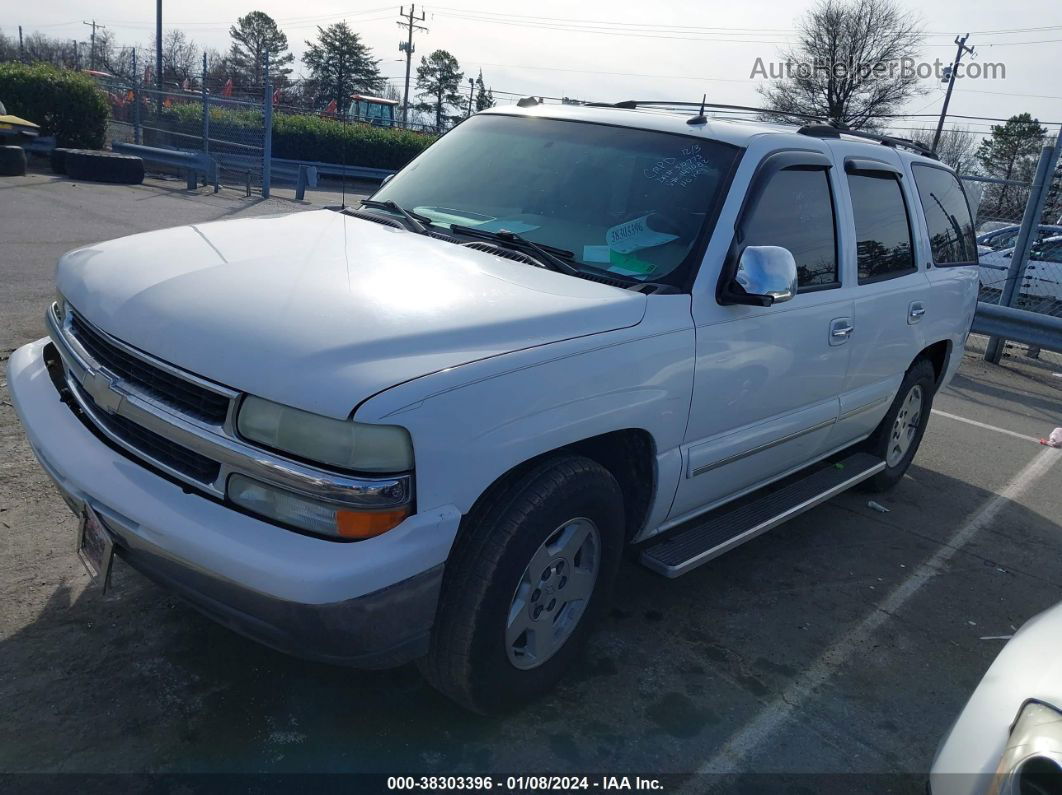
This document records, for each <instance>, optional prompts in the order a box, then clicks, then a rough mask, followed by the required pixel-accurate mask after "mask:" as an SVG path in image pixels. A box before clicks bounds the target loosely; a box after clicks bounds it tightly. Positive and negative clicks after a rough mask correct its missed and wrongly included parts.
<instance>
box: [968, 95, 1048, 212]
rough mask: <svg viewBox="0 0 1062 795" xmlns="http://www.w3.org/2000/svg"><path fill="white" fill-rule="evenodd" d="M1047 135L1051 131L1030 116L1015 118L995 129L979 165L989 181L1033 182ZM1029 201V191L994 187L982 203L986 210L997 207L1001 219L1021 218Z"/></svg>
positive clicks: (979, 154)
mask: <svg viewBox="0 0 1062 795" xmlns="http://www.w3.org/2000/svg"><path fill="white" fill-rule="evenodd" d="M1045 135H1047V130H1046V129H1045V128H1044V127H1041V126H1040V122H1039V121H1038V120H1036V119H1034V118H1033V117H1032V116H1030V115H1029V114H1028V113H1020V114H1018V115H1017V116H1011V117H1010V118H1009V119H1007V121H1006V123H1005V124H1001V125H1000V124H993V125H992V134H991V135H990V136H989V137H988V138H985V139H984V140H982V141H981V146H980V147H979V148H978V150H977V162H978V163H980V164H981V168H982V170H983V171H984V173H985V175H986V176H989V177H999V178H1001V179H1007V180H1010V179H1016V180H1021V179H1031V178H1032V174H1033V170H1034V169H1035V167H1036V158H1037V156H1038V155H1039V154H1040V147H1041V146H1042V145H1043V143H1044V136H1045ZM1027 197H1028V191H1027V190H1015V187H1014V186H1013V185H1006V184H1004V185H990V186H988V187H987V188H986V189H985V196H984V197H983V198H982V200H981V201H982V206H990V207H994V210H993V212H994V214H995V215H997V216H1008V217H1009V216H1016V217H1020V207H1021V205H1023V204H1024V202H1025V200H1026V198H1027Z"/></svg>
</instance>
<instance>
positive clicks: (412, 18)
mask: <svg viewBox="0 0 1062 795" xmlns="http://www.w3.org/2000/svg"><path fill="white" fill-rule="evenodd" d="M159 2H162V0H159ZM416 11H417V6H416V5H415V4H414V5H410V7H409V13H408V14H407V13H406V7H405V6H401V7H400V8H399V9H398V16H400V17H402V19H403V21H402V22H399V23H397V24H398V26H399V27H402V28H405V29H406V31H407V33H406V40H405V41H400V42H398V51H399V52H404V53H405V54H406V90H405V93H404V94H403V95H402V126H403V127H405V126H407V125H408V124H409V67H410V64H411V63H412V62H413V51H414V50H415V49H416V48H415V47H414V46H413V31H414V30H422V31H424V32H425V33H427V32H428V29H427V28H426V27H424V26H423V25H418V24H416V23H417V22H423V21H424V9H421V10H420V16H419V17H418V16H417V15H416Z"/></svg>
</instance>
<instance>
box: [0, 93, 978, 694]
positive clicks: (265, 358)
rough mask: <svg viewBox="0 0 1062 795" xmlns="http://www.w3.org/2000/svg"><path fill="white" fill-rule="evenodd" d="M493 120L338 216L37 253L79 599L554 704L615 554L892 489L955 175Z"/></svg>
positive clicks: (29, 416) (37, 349)
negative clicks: (179, 605) (545, 697)
mask: <svg viewBox="0 0 1062 795" xmlns="http://www.w3.org/2000/svg"><path fill="white" fill-rule="evenodd" d="M524 104H527V105H530V106H529V107H521V108H512V107H509V108H502V109H495V110H492V111H489V112H486V113H482V114H479V115H477V116H474V117H473V118H471V119H470V120H468V121H466V122H465V123H463V124H461V125H459V126H458V127H457V128H456V129H455V130H453V131H452V132H450V133H449V134H447V135H445V136H444V137H443V138H441V139H440V140H439V141H438V143H436V144H435V145H433V146H432V147H431V148H430V149H428V150H427V151H426V152H425V153H424V154H422V155H421V156H420V157H418V158H417V159H416V160H415V161H413V162H412V163H411V164H410V165H409V166H407V167H406V168H405V169H403V170H402V172H401V173H399V174H398V175H397V176H396V177H395V178H394V179H393V180H391V181H390V182H388V183H387V184H386V185H384V186H383V187H382V188H381V189H380V190H379V192H378V193H377V194H376V195H375V196H374V197H373V198H372V199H371V200H368V201H366V202H365V203H364V204H363V206H362V207H360V208H359V209H356V210H346V211H342V212H335V211H330V210H321V211H315V212H301V213H295V214H291V215H287V216H284V217H277V218H260V219H246V220H233V221H225V222H221V223H211V224H203V225H200V226H189V227H181V228H176V229H170V230H166V231H160V232H153V233H150V234H142V235H135V236H133V237H127V238H123V239H121V240H115V241H111V242H109V243H102V244H99V245H94V246H89V247H87V248H83V249H78V250H76V251H73V252H70V253H69V254H67V255H65V256H64V257H63V258H62V259H61V261H60V262H59V266H58V289H59V294H60V297H59V300H58V301H57V302H56V304H55V305H54V306H53V307H51V308H50V309H49V310H48V312H47V318H46V319H47V323H48V327H49V337H48V338H45V339H42V340H39V341H37V342H34V343H31V344H29V345H26V346H25V347H23V348H20V349H19V350H18V351H16V352H15V353H14V354H13V355H12V357H11V360H10V364H9V381H10V387H11V391H12V394H13V396H14V401H15V405H16V407H17V409H18V412H19V414H20V416H21V418H22V421H23V423H24V425H25V428H26V433H27V436H28V437H29V441H30V443H31V445H32V446H33V449H34V450H35V451H36V454H37V456H38V457H39V459H40V461H41V463H42V465H43V466H44V468H45V469H46V470H47V471H48V473H49V474H50V475H51V476H52V477H53V478H54V479H55V481H56V483H57V484H58V486H59V488H60V490H61V491H62V492H63V494H64V495H65V496H66V498H67V500H68V502H69V503H70V505H71V506H72V507H73V509H74V510H75V511H76V512H77V513H78V514H79V515H80V516H81V517H82V520H81V523H80V528H79V538H80V541H79V544H80V549H81V555H82V557H83V558H84V559H85V560H86V563H87V565H88V566H89V567H90V569H91V570H92V571H95V572H96V573H98V574H99V575H100V578H101V579H102V580H103V581H104V582H106V577H107V573H108V572H109V566H110V563H111V560H112V559H113V556H114V555H117V557H118V558H120V559H122V560H124V561H126V562H127V563H128V564H129V565H131V566H133V567H134V568H136V569H139V570H140V571H142V572H143V573H145V574H147V575H148V576H149V577H152V578H154V579H155V580H157V581H159V582H160V583H162V584H163V585H165V586H166V587H168V588H171V589H173V590H174V591H176V592H177V593H179V594H181V595H183V596H184V597H185V598H186V599H187V600H188V601H189V602H191V603H192V604H193V605H194V606H196V607H197V608H199V609H200V610H202V611H203V612H204V613H206V614H208V615H210V616H212V617H214V618H216V619H217V620H219V621H220V622H222V623H224V624H225V625H226V626H230V627H232V628H233V629H235V630H237V631H239V632H242V633H244V634H246V635H248V636H250V637H252V638H255V639H257V640H259V641H262V642H263V643H266V644H268V645H270V646H273V647H275V648H278V649H282V650H285V651H289V652H292V653H295V654H299V655H303V656H307V657H311V658H314V659H319V660H326V661H330V662H336V663H345V664H353V665H357V666H363V667H381V666H389V665H396V664H399V663H402V662H404V661H408V660H411V659H417V658H419V659H420V660H421V664H422V668H423V670H424V671H425V673H426V675H427V676H428V678H429V679H430V680H431V681H432V682H433V683H434V684H435V685H436V686H437V687H439V688H440V689H441V690H442V691H444V692H445V693H447V694H448V695H450V696H451V697H453V698H454V699H456V700H457V701H459V702H460V703H462V704H464V705H465V706H467V707H469V708H471V709H473V710H477V711H480V712H488V711H496V710H501V709H505V708H507V707H509V706H511V705H513V704H515V703H519V702H520V701H523V700H526V699H528V698H531V697H533V696H535V695H536V694H538V693H541V692H542V691H544V690H545V689H546V688H548V687H549V686H550V685H552V684H553V683H554V682H555V681H556V680H557V679H558V678H559V676H560V675H561V673H562V671H563V670H564V669H565V667H566V666H567V665H568V664H569V663H570V662H571V661H572V658H573V657H574V656H575V655H576V654H577V653H578V650H579V647H580V644H581V643H582V641H584V640H585V638H586V636H587V633H588V632H589V630H590V628H591V626H592V624H593V620H594V619H595V618H596V617H597V615H599V614H600V613H601V612H602V610H603V609H604V607H605V605H606V604H607V601H608V596H609V591H610V589H611V588H612V586H613V584H614V581H615V579H616V576H617V571H618V569H619V563H620V559H621V556H622V555H623V553H624V550H625V549H627V548H632V547H633V548H634V549H636V550H637V551H638V554H639V555H640V559H641V560H642V561H643V562H644V563H645V564H646V565H647V566H649V567H650V568H652V569H654V570H655V571H658V572H660V573H662V574H664V575H666V576H677V575H679V574H682V573H684V572H686V571H688V570H690V569H691V568H693V567H695V566H697V565H699V564H702V563H705V562H706V561H708V560H710V559H712V558H713V557H715V556H717V555H719V554H721V553H722V552H725V551H726V550H728V549H730V548H732V547H734V546H736V545H737V544H739V543H741V542H743V541H745V540H748V539H749V538H752V537H754V536H756V535H758V534H759V533H761V532H763V531H765V530H767V529H769V528H770V527H773V526H774V525H776V524H778V523H779V522H781V521H784V520H785V519H787V518H789V517H791V516H794V515H796V514H797V513H799V512H801V511H802V510H806V509H807V508H810V507H811V506H813V505H815V504H817V503H818V502H821V501H822V500H824V499H827V498H828V497H830V496H832V495H834V494H836V493H838V492H840V491H842V490H843V489H846V488H848V487H850V486H853V485H855V484H857V483H860V482H864V483H866V484H869V485H871V486H873V487H875V488H886V487H889V486H892V485H893V484H895V483H896V482H897V481H898V480H899V479H900V478H901V476H902V475H903V473H904V471H905V470H906V469H907V467H908V465H909V464H910V462H911V459H912V458H913V456H914V454H915V451H916V449H917V447H918V444H919V441H920V439H921V437H922V433H923V431H924V429H925V427H926V423H927V421H928V419H929V409H930V405H931V403H932V400H933V394H934V392H935V391H936V390H937V389H939V388H940V386H941V385H942V384H944V383H945V382H946V381H947V380H948V379H949V378H950V377H951V375H952V374H953V373H954V372H955V369H956V367H957V366H958V363H959V361H960V358H961V356H962V351H963V344H964V342H965V339H966V336H967V332H968V330H969V328H970V324H971V321H972V317H973V312H974V307H975V301H976V295H977V267H976V260H977V249H976V243H975V240H974V234H973V227H972V222H971V217H970V210H969V207H968V205H967V201H966V198H965V195H964V193H963V190H962V187H961V185H960V183H959V181H958V180H957V179H956V178H955V175H954V174H953V173H952V172H951V171H950V170H948V169H947V168H945V167H943V166H941V165H940V164H939V163H938V162H936V161H935V160H933V159H930V158H928V157H925V156H923V155H920V154H911V153H908V152H904V151H901V150H900V149H901V148H902V147H898V144H903V142H901V141H898V140H897V139H882V140H878V139H874V140H872V141H867V140H861V139H857V138H853V137H852V136H850V135H848V134H838V132H837V131H836V130H834V129H832V128H828V127H805V128H801V129H800V130H797V129H796V128H795V127H781V126H770V125H763V124H745V123H729V122H724V121H715V120H705V119H704V118H703V117H697V118H692V119H691V118H688V117H686V116H684V115H681V114H679V113H675V112H663V111H657V110H652V109H644V108H640V107H630V103H627V107H566V106H560V107H557V106H550V107H546V106H543V105H537V104H533V103H524ZM883 144H885V145H883ZM738 498H742V499H740V500H738ZM735 500H737V502H735Z"/></svg>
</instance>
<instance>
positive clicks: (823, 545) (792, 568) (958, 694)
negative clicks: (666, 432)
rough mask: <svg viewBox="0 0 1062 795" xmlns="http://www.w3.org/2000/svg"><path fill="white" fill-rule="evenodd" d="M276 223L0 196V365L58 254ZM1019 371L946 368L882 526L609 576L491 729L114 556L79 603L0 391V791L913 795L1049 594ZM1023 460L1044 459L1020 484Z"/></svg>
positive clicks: (1040, 480) (1045, 524) (1052, 493)
mask: <svg viewBox="0 0 1062 795" xmlns="http://www.w3.org/2000/svg"><path fill="white" fill-rule="evenodd" d="M304 206H305V205H299V204H296V203H293V202H290V201H284V200H271V201H261V200H254V199H245V198H242V197H239V196H237V195H235V194H229V193H225V192H223V193H222V194H219V195H217V196H214V195H211V194H206V193H204V194H188V193H186V192H185V191H184V190H182V189H181V188H180V183H161V182H159V183H151V184H146V185H144V186H140V187H135V188H127V187H117V186H114V187H111V186H96V185H85V184H77V183H73V182H70V181H68V180H64V179H57V178H53V177H46V176H42V175H31V176H28V177H25V178H11V179H5V180H4V181H2V182H0V207H2V208H3V209H2V211H0V240H2V241H3V243H2V249H0V251H2V254H0V284H2V285H3V289H2V290H0V361H2V360H6V358H7V356H8V355H9V354H10V351H11V350H12V349H14V348H15V347H17V346H18V345H21V344H22V343H24V342H27V341H30V340H32V339H35V338H37V337H39V336H42V334H43V323H42V314H43V312H44V310H45V307H46V305H47V303H48V302H49V301H50V300H51V297H52V294H53V288H52V274H53V268H54V262H55V259H56V257H57V256H58V255H59V254H60V253H62V252H63V251H64V250H66V249H69V248H73V247H75V246H77V245H81V244H84V243H89V242H93V241H96V240H100V239H105V238H110V237H116V236H119V235H124V234H130V233H134V232H142V231H147V230H150V229H156V228H161V227H165V226H173V225H177V224H182V223H190V222H198V221H205V220H212V219H218V218H227V217H237V216H246V215H261V214H269V213H277V212H290V211H293V210H298V209H300V208H302V207H304ZM145 267H150V264H149V263H146V264H145ZM1019 358H1020V357H1016V356H1015V357H1012V358H1008V359H1006V360H1005V362H1004V366H1002V367H994V366H989V365H985V364H983V363H982V362H980V361H979V360H978V359H976V358H975V357H974V356H973V355H968V357H967V360H966V361H965V362H964V364H963V367H962V370H961V371H960V373H959V375H958V377H957V378H956V379H955V381H954V383H953V384H952V386H951V387H949V388H948V389H947V390H946V391H945V392H944V393H942V394H941V395H939V396H938V399H937V402H936V409H937V411H938V412H941V413H938V414H937V415H936V416H934V418H933V420H932V422H931V423H930V426H929V430H928V432H927V434H926V437H925V441H924V443H923V446H922V451H921V452H920V454H919V456H918V457H917V459H916V460H915V464H914V466H913V467H912V469H911V471H910V475H909V477H907V478H906V479H905V481H904V482H903V483H902V484H901V486H900V487H899V488H898V489H896V490H895V491H894V492H893V493H891V494H887V495H883V496H881V497H877V498H876V499H877V500H878V501H879V502H881V503H883V504H884V505H885V506H886V507H888V508H889V509H890V511H889V513H878V512H876V511H874V510H872V509H871V508H869V507H868V506H867V498H866V496H865V495H860V494H858V493H849V494H845V495H842V496H841V497H839V498H837V499H835V500H833V501H831V502H829V503H827V504H826V505H824V506H822V507H820V508H818V509H816V510H814V511H812V512H810V513H808V514H805V515H804V516H802V517H800V518H799V519H797V520H795V521H793V522H791V523H789V524H788V525H785V526H783V527H781V528H779V529H777V530H775V531H773V532H771V533H769V534H767V535H765V536H763V537H761V538H759V539H757V540H756V541H754V542H752V543H749V544H747V545H745V546H743V547H741V548H739V549H738V550H736V551H735V552H733V553H731V554H729V555H727V556H725V557H723V558H721V559H718V560H717V561H714V562H713V563H712V564H710V565H707V566H704V567H702V568H701V569H698V570H697V571H695V572H694V573H692V574H690V575H688V576H686V577H683V578H681V579H679V580H675V581H668V580H664V579H662V578H660V577H657V576H656V575H654V574H652V573H650V572H649V571H647V570H644V569H642V568H640V567H638V566H636V565H633V564H627V565H626V567H625V568H624V570H623V572H622V575H621V576H622V581H621V584H620V587H619V589H618V595H617V599H616V604H615V608H614V609H613V611H612V613H611V616H610V617H609V619H608V620H607V621H606V622H605V625H604V627H603V628H602V630H601V632H599V633H598V634H597V635H596V637H595V638H594V640H593V641H592V644H591V646H590V649H589V653H588V654H587V655H586V656H585V658H584V660H583V661H582V663H581V665H580V666H579V669H578V670H577V671H576V672H575V675H574V676H572V677H571V678H570V679H569V680H568V681H567V682H566V683H565V684H564V685H563V686H562V687H561V688H560V689H559V690H558V691H556V693H555V694H553V695H552V696H550V697H549V698H547V699H545V700H543V701H541V702H539V703H537V704H534V705H532V706H530V707H528V708H527V709H525V710H523V711H522V712H520V713H518V714H515V715H511V716H508V717H505V718H496V719H484V718H478V717H473V716H470V715H467V714H465V713H463V712H461V711H460V710H459V709H457V708H456V707H454V706H452V705H451V704H450V703H449V702H447V701H445V700H444V699H443V698H442V697H440V696H438V695H436V694H435V693H434V692H433V691H432V690H430V689H429V688H428V687H427V686H426V685H425V684H424V683H423V682H422V681H421V680H420V678H419V676H418V674H417V673H416V671H415V669H414V668H413V667H412V666H407V667H405V668H402V669H398V670H395V671H390V672H382V673H381V672H378V673H366V672H360V671H354V670H348V669H342V668H335V667H329V666H325V665H319V664H313V663H307V662H302V661H299V660H295V659H292V658H288V657H285V656H282V655H280V654H278V653H275V652H273V651H270V650H268V649H265V648H263V647H260V646H258V645H255V644H254V643H252V642H250V641H246V640H244V639H242V638H241V637H238V636H236V635H234V634H232V633H230V632H229V631H227V630H225V629H223V628H221V627H219V626H216V625H215V624H213V623H211V622H210V621H208V620H206V619H204V618H202V617H200V616H199V615H198V614H197V613H195V612H193V611H192V610H191V609H190V608H188V607H186V606H184V605H183V604H182V603H181V602H180V601H179V600H177V599H175V598H174V597H172V596H170V595H169V594H168V593H167V592H165V591H163V590H161V589H160V588H158V587H156V586H155V585H153V584H152V583H150V582H148V581H147V580H145V579H144V578H143V577H141V576H140V575H139V574H137V573H136V572H134V571H133V570H131V569H129V568H128V567H126V566H124V565H123V564H121V562H118V563H117V564H116V571H115V576H114V580H113V583H114V586H115V587H114V589H113V592H112V593H110V594H108V595H107V596H106V597H101V596H100V595H99V594H98V593H97V592H96V591H95V590H93V589H90V588H87V587H86V586H87V584H88V578H87V575H85V574H84V573H83V571H82V569H81V566H80V564H79V563H78V561H77V559H76V558H75V556H74V554H73V533H74V526H75V523H74V519H73V517H72V516H71V515H70V514H69V511H68V510H67V509H66V507H65V505H64V504H63V503H62V501H61V500H60V498H59V496H58V494H57V492H56V491H55V490H54V489H53V487H52V486H51V484H50V482H49V481H48V480H47V478H46V476H45V475H44V473H43V472H42V471H41V470H40V468H39V467H38V466H37V464H36V462H35V460H34V459H33V456H32V454H31V453H30V450H29V448H28V446H27V445H26V442H25V439H24V437H23V434H22V431H21V428H20V427H19V424H18V421H17V419H16V417H15V414H14V410H13V409H12V407H11V405H10V396H9V395H8V393H7V388H6V376H5V375H3V374H2V373H0V704H3V711H4V720H2V721H0V772H21V771H37V772H45V771H47V772H91V773H107V772H138V773H151V772H154V773H160V772H165V773H181V772H218V771H222V772H256V773H257V772H306V771H314V772H347V771H380V772H388V773H403V774H414V773H450V772H455V771H461V772H467V773H489V772H496V773H542V772H565V771H568V772H576V771H578V772H582V773H591V772H598V773H631V774H633V773H643V774H647V773H671V774H680V777H679V779H672V780H671V783H677V784H681V785H683V786H685V787H686V788H687V789H688V790H690V791H698V790H699V789H701V788H702V787H703V785H704V784H706V783H707V782H708V781H709V779H705V778H698V777H694V776H691V775H690V774H695V773H697V772H698V771H701V772H710V773H719V772H724V773H735V772H736V773H742V772H747V771H758V772H773V773H784V774H801V773H838V772H857V773H881V774H897V773H907V774H912V775H911V776H910V777H908V778H882V779H875V778H864V779H859V782H858V786H855V785H854V782H853V788H871V789H873V788H876V787H875V783H874V782H877V783H878V784H882V785H883V786H884V782H886V781H887V782H889V783H888V787H889V788H890V789H891V790H892V791H896V790H897V789H900V790H904V789H907V790H910V791H912V792H913V791H921V788H922V786H923V784H922V779H921V776H922V775H924V773H925V772H926V771H927V769H928V766H929V763H930V761H931V759H932V756H933V753H934V751H935V749H936V746H937V743H938V741H939V740H940V738H941V736H942V735H943V733H944V732H945V731H946V730H947V729H948V727H949V726H950V724H951V721H952V720H953V719H954V717H955V715H956V714H957V712H958V710H959V708H960V707H961V705H962V704H963V703H964V701H965V699H966V697H967V696H968V695H969V693H970V691H971V690H972V689H973V687H974V686H975V685H976V683H977V682H978V680H979V679H980V677H981V676H982V674H983V673H984V671H985V669H986V668H987V667H988V665H989V663H990V662H991V660H992V659H993V657H994V656H995V655H996V653H997V652H998V651H999V649H1000V648H1001V646H1002V641H1000V640H997V639H991V638H995V637H997V636H1006V635H1009V634H1011V633H1012V632H1013V631H1014V630H1015V628H1017V627H1019V626H1020V625H1021V624H1022V623H1023V622H1024V621H1025V620H1027V619H1028V618H1030V617H1031V616H1032V615H1034V614H1035V613H1037V612H1039V611H1041V610H1043V609H1045V608H1047V607H1048V606H1050V605H1052V604H1054V603H1055V602H1058V601H1060V600H1062V568H1060V566H1059V564H1058V561H1059V559H1060V555H1062V533H1060V528H1059V525H1058V523H1057V521H1056V520H1057V519H1058V517H1060V516H1062V488H1059V487H1060V486H1062V463H1057V459H1059V458H1062V451H1051V450H1047V449H1046V448H1044V447H1041V446H1039V445H1038V444H1037V443H1036V441H1035V440H1036V439H1037V438H1039V437H1041V436H1045V435H1046V434H1047V433H1048V432H1049V431H1050V430H1051V428H1052V427H1054V426H1056V425H1062V378H1056V377H1054V375H1053V374H1052V373H1051V372H1050V369H1049V368H1048V369H1044V368H1043V367H1042V366H1041V367H1039V368H1031V367H1027V366H1025V365H1024V364H1022V363H1021V362H1020V361H1019ZM957 418H961V419H957ZM963 420H972V421H974V422H976V423H981V424H982V425H975V424H971V423H970V422H966V421H963ZM982 426H991V427H982ZM1038 456H1053V457H1054V458H1053V459H1052V462H1051V463H1053V464H1054V465H1053V466H1050V467H1049V468H1047V469H1046V470H1044V474H1042V475H1040V476H1039V477H1037V478H1030V477H1028V473H1027V472H1024V471H1025V470H1026V467H1028V466H1029V465H1030V462H1033V461H1034V459H1036V458H1037V457H1038ZM1023 472H1024V473H1023ZM1001 492H1005V496H1006V497H1007V499H1005V500H999V499H998V498H997V495H998V494H1000V493H1001ZM986 511H987V513H986ZM912 578H914V579H913V580H912ZM912 587H913V590H912ZM899 589H903V590H899ZM905 594H906V596H905ZM1007 717H1009V716H1003V719H1004V720H1006V719H1007ZM797 786H799V781H798V783H797ZM883 786H882V787H877V788H883Z"/></svg>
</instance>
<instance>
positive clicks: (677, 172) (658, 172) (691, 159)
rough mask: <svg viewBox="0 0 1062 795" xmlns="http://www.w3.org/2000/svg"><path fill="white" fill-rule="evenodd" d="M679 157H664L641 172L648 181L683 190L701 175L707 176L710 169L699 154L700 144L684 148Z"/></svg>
mask: <svg viewBox="0 0 1062 795" xmlns="http://www.w3.org/2000/svg"><path fill="white" fill-rule="evenodd" d="M679 154H680V155H681V156H680V157H664V158H661V159H660V160H658V161H657V162H655V163H654V164H653V165H652V166H650V167H649V168H647V169H645V171H644V172H643V173H644V174H645V176H646V177H647V178H648V179H651V180H655V181H656V182H660V183H663V184H664V185H673V186H675V187H678V188H685V187H688V186H689V185H691V184H693V181H694V180H695V179H697V177H699V176H700V175H701V174H708V173H709V172H711V168H710V167H709V166H708V161H707V160H706V159H705V157H704V155H702V154H701V145H700V144H691V145H689V146H684V147H683V148H682V151H681V152H680V153H679Z"/></svg>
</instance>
